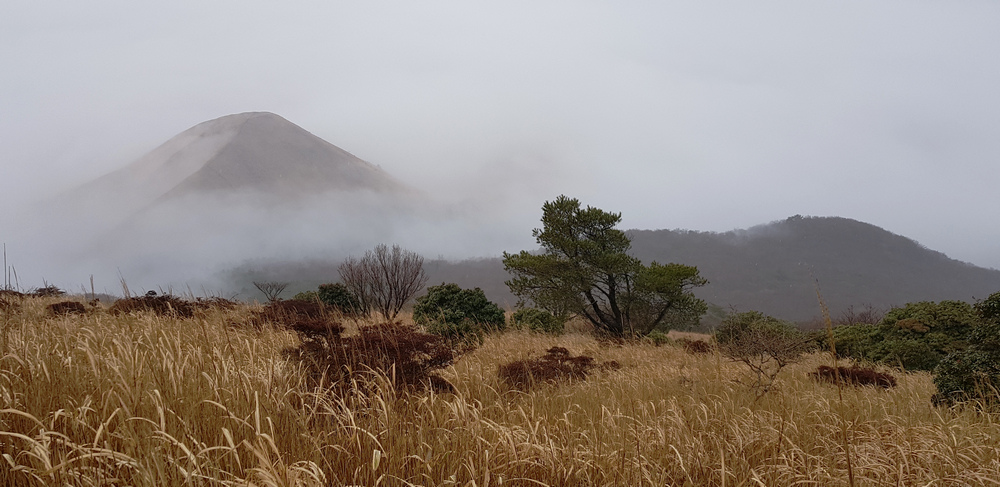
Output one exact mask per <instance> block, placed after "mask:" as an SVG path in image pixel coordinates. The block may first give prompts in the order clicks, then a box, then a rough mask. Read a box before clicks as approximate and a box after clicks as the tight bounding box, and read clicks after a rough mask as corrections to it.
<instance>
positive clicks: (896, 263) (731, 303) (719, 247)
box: [629, 216, 1000, 321]
mask: <svg viewBox="0 0 1000 487" xmlns="http://www.w3.org/2000/svg"><path fill="white" fill-rule="evenodd" d="M629 234H630V236H631V237H632V251H633V254H634V255H635V256H636V257H639V258H640V259H642V260H644V261H651V260H657V261H659V262H680V263H684V264H689V265H695V266H698V269H699V270H700V271H701V274H702V275H703V276H704V277H706V278H707V279H708V280H709V281H710V282H711V283H710V284H709V285H708V286H705V287H704V288H701V289H699V290H698V292H697V294H698V295H699V296H700V297H701V298H703V299H705V300H707V301H709V302H711V303H713V304H716V305H719V306H722V307H734V308H736V309H738V310H742V311H746V310H751V309H752V310H758V311H762V312H764V313H767V314H771V315H774V316H778V317H781V318H784V319H789V320H794V321H808V320H812V319H815V318H819V317H820V316H821V310H820V306H819V300H818V298H817V285H818V287H819V292H820V294H821V296H822V298H823V301H824V302H825V303H826V305H827V306H828V307H829V309H830V311H831V313H832V314H833V318H836V317H837V315H838V314H839V313H841V312H843V311H844V310H845V309H846V308H847V307H848V306H852V305H854V306H861V305H865V304H871V305H873V306H875V307H879V308H888V307H890V306H893V305H903V304H905V303H908V302H912V301H923V300H929V301H940V300H945V299H956V300H963V301H974V300H975V299H982V298H985V297H987V296H988V295H989V294H991V293H993V292H996V291H1000V271H997V270H993V269H983V268H980V267H976V266H974V265H972V264H968V263H964V262H960V261H957V260H954V259H950V258H948V256H946V255H944V254H942V253H940V252H936V251H933V250H930V249H927V248H925V247H923V246H922V245H920V244H918V243H917V242H915V241H913V240H911V239H908V238H906V237H903V236H900V235H896V234H893V233H891V232H888V231H886V230H883V229H882V228H879V227H877V226H875V225H871V224H867V223H862V222H859V221H856V220H851V219H847V218H836V217H802V216H794V217H791V218H788V219H786V220H782V221H777V222H772V223H769V224H766V225H760V226H756V227H753V228H749V229H746V230H735V231H731V232H726V233H711V232H695V231H687V230H632V231H630V232H629Z"/></svg>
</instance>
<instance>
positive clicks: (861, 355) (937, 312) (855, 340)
mask: <svg viewBox="0 0 1000 487" xmlns="http://www.w3.org/2000/svg"><path fill="white" fill-rule="evenodd" d="M976 322H977V318H976V312H975V311H974V310H973V308H972V306H970V305H969V304H968V303H965V302H962V301H941V302H939V303H933V302H928V301H921V302H918V303H909V304H907V305H906V306H903V307H902V308H893V309H891V310H889V312H888V313H886V315H885V317H884V318H883V319H882V321H881V322H879V323H878V324H877V325H866V324H856V325H848V326H840V327H837V328H835V329H834V338H835V339H836V344H837V354H838V355H840V356H842V357H850V358H853V359H855V360H859V361H868V362H880V363H884V364H887V365H892V366H899V367H902V368H904V369H908V370H927V371H930V370H934V367H936V366H937V365H938V363H940V362H941V359H943V358H944V357H945V356H946V355H948V354H949V353H952V352H957V351H961V350H965V348H966V347H967V346H968V335H969V333H970V332H971V331H972V328H973V326H974V325H975V323H976Z"/></svg>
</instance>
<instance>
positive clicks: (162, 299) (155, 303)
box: [108, 294, 194, 318]
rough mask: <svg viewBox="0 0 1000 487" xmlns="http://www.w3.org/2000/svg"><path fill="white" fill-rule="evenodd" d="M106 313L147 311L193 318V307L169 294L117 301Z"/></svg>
mask: <svg viewBox="0 0 1000 487" xmlns="http://www.w3.org/2000/svg"><path fill="white" fill-rule="evenodd" d="M108 311H109V312H111V314H114V315H121V314H127V313H132V312H137V311H149V312H152V313H155V314H157V315H159V316H173V317H177V318H190V317H191V316H194V307H193V306H191V303H189V302H187V301H185V300H183V299H181V298H178V297H176V296H172V295H169V294H165V295H163V296H134V297H131V298H123V299H119V300H118V301H115V303H114V304H112V305H111V308H109V309H108Z"/></svg>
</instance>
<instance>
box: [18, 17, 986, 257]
mask: <svg viewBox="0 0 1000 487" xmlns="http://www.w3.org/2000/svg"><path fill="white" fill-rule="evenodd" d="M998 25H1000V2H996V1H993V0H982V1H962V0H949V1H934V2H931V1H918V0H906V1H888V0H879V1H871V0H858V1H845V0H837V1H816V2H805V1H801V0H789V1H765V2H737V1H732V2H714V1H706V0H696V1H689V2H586V1H566V2H538V1H530V2H515V1H507V2H495V3H492V4H486V5H483V4H480V3H479V2H464V1H455V2H438V1H425V2H328V1H317V2H251V1H238V2H237V1H230V2H221V1H220V2H204V1H197V2H195V1H171V2H158V3H155V4H153V3H149V2H128V1H88V2H78V1H44V2H39V1H21V0H5V1H4V2H3V3H2V4H0V205H2V208H0V213H7V214H4V215H2V217H0V224H3V225H10V222H11V221H12V219H11V217H10V212H12V211H15V210H13V208H16V207H17V206H18V205H20V204H23V203H26V202H29V201H31V200H32V199H34V198H38V197H44V196H47V195H50V194H53V193H55V192H57V191H60V190H63V189H66V188H69V187H72V186H74V185H77V184H80V183H82V182H84V181H87V180H90V179H92V178H95V177H97V176H99V175H101V174H104V173H106V172H109V171H111V170H113V169H116V168H119V167H121V166H123V165H125V164H127V163H129V162H131V161H133V160H135V159H136V158H138V157H139V156H141V155H142V154H144V153H146V152H148V151H150V150H152V149H153V148H154V147H156V146H157V145H159V144H160V143H162V142H164V141H166V140H167V139H168V138H170V137H172V136H173V135H175V134H177V133H179V132H181V131H183V130H185V129H187V128H189V127H191V126H193V125H195V124H197V123H199V122H202V121H205V120H209V119H213V118H217V117H220V116H223V115H227V114H231V113H239V112H245V111H271V112H274V113H277V114H279V115H281V116H283V117H285V118H287V119H288V120H290V121H292V122H294V123H296V124H298V125H300V126H302V127H304V128H305V129H307V130H309V131H311V132H313V133H314V134H316V135H318V136H320V137H322V138H324V139H326V140H328V141H329V142H331V143H333V144H335V145H337V146H339V147H342V148H344V149H346V150H348V151H350V152H352V153H353V154H355V155H357V156H359V157H361V158H362V159H365V160H367V161H370V162H372V163H375V164H378V165H380V166H381V167H382V168H384V169H385V170H387V171H388V172H389V173H391V174H393V175H395V176H396V177H398V178H399V179H402V180H404V181H406V182H408V183H410V184H411V185H413V186H415V187H417V188H420V189H424V190H426V191H428V192H430V193H432V194H435V195H438V196H441V197H444V198H454V200H455V201H463V200H464V201H475V202H477V203H478V204H481V205H487V206H490V205H492V206H494V207H496V208H500V209H504V215H507V216H506V217H504V218H506V219H507V220H508V223H511V224H512V227H513V228H519V227H521V226H523V233H524V235H525V237H526V240H528V241H530V239H529V238H528V237H530V231H531V228H533V227H535V226H537V225H538V218H539V217H540V209H539V208H540V206H541V204H542V203H543V202H544V201H545V200H551V199H553V198H554V197H556V196H557V195H559V194H567V195H570V196H574V197H577V198H580V199H581V200H582V201H583V202H584V203H585V204H590V205H593V206H598V207H600V208H603V209H605V210H609V211H620V212H622V213H623V215H624V225H623V226H624V227H626V228H645V229H656V228H687V229H693V230H712V231H726V230H731V229H735V228H746V227H749V226H753V225H756V224H761V223H766V222H769V221H773V220H778V219H784V218H786V217H788V216H791V215H795V214H802V215H815V216H843V217H848V218H853V219H857V220H861V221H865V222H869V223H872V224H875V225H878V226H881V227H883V228H885V229H887V230H889V231H892V232H894V233H898V234H902V235H905V236H907V237H910V238H913V239H915V240H917V241H918V242H920V243H922V244H924V245H925V246H927V247H929V248H932V249H935V250H939V251H942V252H944V253H946V254H948V255H949V256H951V257H953V258H957V259H959V260H963V261H968V262H972V263H974V264H977V265H982V266H987V267H994V268H1000V191H997V184H998V182H1000V88H998V87H1000V28H998ZM508 210H509V212H508ZM520 221H523V225H520V224H519V223H518V222H520ZM484 224H489V222H484ZM8 228H9V227H8ZM4 233H5V230H3V229H0V239H3V234H4ZM511 250H518V249H511Z"/></svg>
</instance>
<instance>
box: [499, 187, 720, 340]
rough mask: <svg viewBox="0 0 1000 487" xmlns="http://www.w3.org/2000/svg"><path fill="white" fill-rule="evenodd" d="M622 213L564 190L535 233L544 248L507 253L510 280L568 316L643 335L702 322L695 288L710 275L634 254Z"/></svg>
mask: <svg viewBox="0 0 1000 487" xmlns="http://www.w3.org/2000/svg"><path fill="white" fill-rule="evenodd" d="M620 222H621V214H620V213H609V212H606V211H604V210H601V209H599V208H594V207H590V206H588V207H586V208H581V205H580V201H579V200H577V199H575V198H569V197H566V196H559V197H558V198H556V199H555V201H551V202H546V203H545V204H544V205H543V206H542V228H540V229H538V228H536V229H535V230H533V231H532V235H533V236H534V237H535V240H536V241H537V242H538V243H539V245H541V252H539V253H532V252H528V251H521V252H519V253H517V254H509V253H507V252H504V256H503V263H504V268H505V269H506V270H507V272H509V273H510V274H511V275H512V276H513V278H512V279H510V280H508V281H507V282H506V283H507V286H508V287H510V290H511V292H513V293H514V294H515V295H517V296H518V297H519V298H521V300H522V301H524V300H530V301H531V302H533V303H534V304H535V306H538V307H539V308H542V309H545V310H547V311H550V312H552V313H553V314H555V315H556V316H559V317H562V318H565V317H566V316H568V315H571V314H578V315H581V316H583V317H585V318H586V319H587V320H588V321H590V322H591V323H592V324H593V325H594V327H595V328H596V329H597V330H598V331H601V332H604V333H607V334H610V335H613V336H619V337H626V336H642V335H645V334H647V333H649V332H650V331H652V330H653V329H654V328H656V327H657V326H661V325H671V324H673V325H677V324H681V323H683V324H689V323H691V322H697V320H698V317H700V316H701V315H702V314H704V313H705V311H706V309H707V306H706V304H705V302H704V301H702V300H700V299H698V298H696V297H695V296H694V294H693V293H692V289H693V288H695V287H699V286H703V285H705V284H707V283H708V281H707V280H705V279H704V278H702V277H701V276H700V275H699V274H698V268H697V267H694V266H688V265H682V264H659V263H657V262H652V263H650V264H649V265H648V266H647V265H644V264H643V263H642V262H641V261H640V260H639V259H637V258H635V257H633V256H631V255H630V254H629V250H630V249H631V241H630V240H629V237H628V236H627V235H626V234H625V232H623V231H621V230H618V229H617V228H615V227H616V226H617V225H618V223H620Z"/></svg>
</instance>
